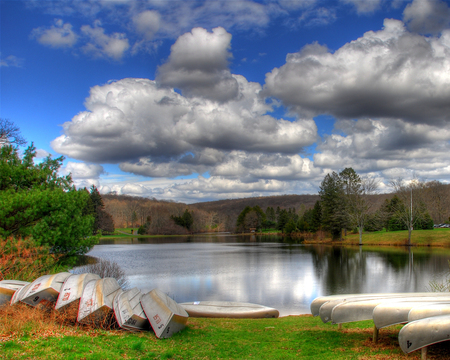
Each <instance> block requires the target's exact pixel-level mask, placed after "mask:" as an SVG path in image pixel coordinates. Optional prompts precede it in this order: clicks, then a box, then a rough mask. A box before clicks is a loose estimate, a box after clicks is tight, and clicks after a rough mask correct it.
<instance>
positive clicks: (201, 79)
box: [0, 0, 450, 203]
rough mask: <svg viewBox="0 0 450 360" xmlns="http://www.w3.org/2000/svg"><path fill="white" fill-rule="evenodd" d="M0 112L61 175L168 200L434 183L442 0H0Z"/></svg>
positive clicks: (445, 95)
mask: <svg viewBox="0 0 450 360" xmlns="http://www.w3.org/2000/svg"><path fill="white" fill-rule="evenodd" d="M0 6H1V25H0V26H1V29H0V30H1V45H0V46H1V49H0V51H1V60H0V65H1V66H0V71H1V79H0V81H1V95H0V99H1V105H0V117H1V118H4V119H9V120H10V121H12V122H14V123H15V124H16V125H18V126H19V127H20V129H21V132H22V135H23V136H24V137H25V138H26V140H27V141H28V142H29V143H31V142H33V143H34V145H35V147H36V148H37V155H38V159H37V160H38V161H39V159H42V158H44V157H45V156H48V155H49V154H51V155H52V156H53V157H58V156H64V158H65V160H64V163H63V167H62V168H61V169H60V171H61V174H68V173H71V174H72V178H73V181H74V184H75V185H76V186H77V187H78V188H80V187H89V186H90V185H92V184H94V185H95V186H96V187H97V188H98V189H99V190H100V192H101V193H108V192H111V191H114V192H116V193H118V194H128V195H136V196H143V197H150V198H156V199H158V200H173V201H176V202H185V203H195V202H202V201H211V200H220V199H235V198H242V197H253V196H270V195H282V194H317V192H318V190H319V186H320V183H321V181H322V180H323V178H324V177H325V175H326V174H328V173H330V172H332V171H336V172H339V171H341V170H343V169H345V168H347V167H352V168H353V169H354V170H355V171H356V172H357V173H358V174H359V175H360V176H362V177H369V178H373V179H376V180H377V181H379V184H380V186H379V191H380V192H390V191H391V190H392V189H391V188H390V187H389V183H390V181H392V180H396V179H399V178H402V179H404V180H407V181H408V180H410V179H413V178H418V179H420V180H423V181H431V180H438V181H441V182H443V183H450V2H449V1H443V0H412V1H406V0H334V1H325V0H296V1H291V0H278V1H275V0H273V1H270V0H266V1H250V0H228V1H219V0H210V1H176V0H171V1H161V0H147V1H134V0H116V1H113V0H110V1H102V0H98V1H94V0H87V1H81V0H76V1H59V0H55V1H37V0H28V1H20V0H14V1H13V0H10V1H5V0H1V1H0Z"/></svg>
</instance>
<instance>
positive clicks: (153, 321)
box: [141, 289, 189, 339]
mask: <svg viewBox="0 0 450 360" xmlns="http://www.w3.org/2000/svg"><path fill="white" fill-rule="evenodd" d="M141 305H142V308H143V309H144V312H145V315H146V316H147V318H148V319H149V321H150V325H151V326H152V328H153V331H154V332H155V335H156V337H157V338H160V339H163V338H170V337H171V336H172V335H173V334H175V333H177V332H179V331H181V330H183V329H184V328H185V327H186V323H187V319H188V317H189V315H188V313H187V312H186V310H184V309H183V308H182V307H181V306H180V305H179V304H177V303H176V302H175V301H174V300H172V299H171V298H170V297H168V296H167V295H166V294H164V293H163V292H162V291H160V290H158V289H153V290H152V291H150V292H149V293H147V294H145V295H143V296H142V297H141Z"/></svg>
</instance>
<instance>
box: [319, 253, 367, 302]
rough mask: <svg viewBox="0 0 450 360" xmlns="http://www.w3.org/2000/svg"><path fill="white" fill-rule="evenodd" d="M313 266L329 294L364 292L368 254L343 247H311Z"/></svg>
mask: <svg viewBox="0 0 450 360" xmlns="http://www.w3.org/2000/svg"><path fill="white" fill-rule="evenodd" d="M311 250H312V251H311V255H312V260H313V266H314V269H315V271H316V274H317V276H318V278H319V279H320V278H323V282H324V285H325V287H326V289H327V292H330V293H334V294H339V293H342V292H345V291H346V290H345V289H348V288H351V289H352V291H354V292H362V290H363V285H364V284H363V282H364V279H365V277H366V271H367V269H366V267H367V262H366V253H365V252H363V251H361V249H353V248H348V247H341V246H332V247H330V246H328V247H311Z"/></svg>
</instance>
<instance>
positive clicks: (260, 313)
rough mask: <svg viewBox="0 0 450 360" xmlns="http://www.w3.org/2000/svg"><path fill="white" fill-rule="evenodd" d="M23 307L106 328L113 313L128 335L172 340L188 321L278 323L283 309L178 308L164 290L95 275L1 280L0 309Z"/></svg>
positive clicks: (209, 304)
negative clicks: (47, 307)
mask: <svg viewBox="0 0 450 360" xmlns="http://www.w3.org/2000/svg"><path fill="white" fill-rule="evenodd" d="M18 302H22V303H25V304H28V305H31V306H33V307H35V306H37V305H39V304H41V303H42V302H46V303H51V304H52V306H53V305H54V307H55V309H56V310H63V309H68V308H69V307H72V308H73V307H74V306H76V321H78V322H79V323H82V324H83V323H85V324H93V325H105V321H107V319H108V315H112V314H114V317H115V320H116V322H117V324H118V325H119V326H120V327H121V328H123V329H126V330H130V331H142V330H150V329H151V328H152V329H153V331H154V332H155V335H156V336H157V337H158V338H168V337H170V336H172V335H173V334H174V333H176V332H178V331H180V330H182V329H183V328H184V327H185V326H186V322H187V319H188V317H189V316H193V317H222V318H223V317H226V318H276V317H278V316H279V312H278V310H276V309H274V308H270V307H267V306H263V305H258V304H250V303H238V302H224V301H201V302H200V301H197V302H191V303H182V304H178V303H176V302H175V301H174V300H173V299H171V298H170V297H168V296H167V295H166V294H164V293H163V292H162V291H160V290H158V289H153V290H152V291H150V292H149V293H147V294H143V293H141V291H140V290H139V289H138V288H133V289H131V290H128V291H124V290H122V288H121V287H120V285H119V284H118V282H117V280H116V279H114V278H103V279H101V278H100V277H99V276H98V275H96V274H91V273H86V274H71V273H68V272H62V273H59V274H54V275H44V276H41V277H39V278H38V279H36V280H34V281H33V282H31V283H29V282H24V281H18V280H3V281H0V306H2V305H5V304H10V305H11V306H13V305H14V304H16V303H18Z"/></svg>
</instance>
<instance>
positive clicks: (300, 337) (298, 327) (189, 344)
mask: <svg viewBox="0 0 450 360" xmlns="http://www.w3.org/2000/svg"><path fill="white" fill-rule="evenodd" d="M400 328H401V326H395V327H391V328H387V329H383V330H382V331H380V341H379V342H378V343H377V344H374V343H372V341H371V339H372V329H373V323H372V322H371V321H364V322H359V323H352V324H344V325H343V329H342V330H338V327H337V326H336V325H331V324H323V323H322V322H321V320H320V318H313V317H312V316H288V317H283V318H279V319H257V320H236V319H195V318H189V320H188V324H187V327H186V328H185V329H184V330H183V331H182V332H180V333H178V334H175V335H174V336H173V337H172V338H170V339H164V340H159V339H157V338H156V337H155V336H154V334H153V332H145V333H130V332H125V331H122V330H115V331H105V330H90V331H88V330H83V329H81V328H72V329H71V330H70V331H69V332H67V327H66V328H61V329H59V331H54V332H53V333H52V332H50V333H47V334H45V333H44V334H42V333H40V332H39V329H33V327H31V328H30V327H29V328H27V330H25V331H23V332H22V333H21V334H20V335H19V336H17V335H16V336H13V337H12V338H10V337H0V357H1V358H3V359H60V358H63V359H291V358H299V359H332V360H336V359H420V351H418V352H415V353H412V354H409V355H405V354H403V352H402V351H401V349H400V347H399V346H398V341H397V335H398V331H399V329H400ZM1 333H2V331H1V330H0V335H1ZM448 350H450V348H449V347H448V345H447V344H446V343H444V347H442V345H441V346H433V347H431V348H430V349H429V357H428V358H429V359H450V356H449V355H445V354H448V353H449V352H448Z"/></svg>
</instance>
